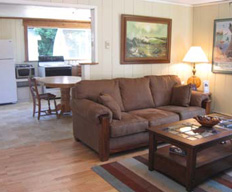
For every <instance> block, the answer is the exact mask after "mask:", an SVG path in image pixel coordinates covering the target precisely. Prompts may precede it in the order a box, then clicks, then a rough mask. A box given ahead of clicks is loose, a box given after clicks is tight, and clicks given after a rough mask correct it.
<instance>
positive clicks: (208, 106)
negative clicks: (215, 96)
mask: <svg viewBox="0 0 232 192" xmlns="http://www.w3.org/2000/svg"><path fill="white" fill-rule="evenodd" d="M203 108H205V113H206V115H208V114H210V112H211V100H205V101H203Z"/></svg>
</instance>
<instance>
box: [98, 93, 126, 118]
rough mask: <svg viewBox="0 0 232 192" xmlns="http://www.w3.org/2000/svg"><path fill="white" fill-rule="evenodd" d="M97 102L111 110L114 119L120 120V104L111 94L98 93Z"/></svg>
mask: <svg viewBox="0 0 232 192" xmlns="http://www.w3.org/2000/svg"><path fill="white" fill-rule="evenodd" d="M99 102H100V103H101V104H103V105H104V106H106V107H108V108H109V109H110V110H111V111H112V113H113V118H114V119H117V120H121V118H122V114H121V109H120V106H119V105H118V103H117V102H116V101H115V99H114V98H113V97H112V96H110V95H108V94H100V96H99Z"/></svg>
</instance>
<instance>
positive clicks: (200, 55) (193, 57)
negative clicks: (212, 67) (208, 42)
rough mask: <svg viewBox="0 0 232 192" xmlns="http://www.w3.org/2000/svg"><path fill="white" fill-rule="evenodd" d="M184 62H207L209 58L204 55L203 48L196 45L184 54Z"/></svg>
mask: <svg viewBox="0 0 232 192" xmlns="http://www.w3.org/2000/svg"><path fill="white" fill-rule="evenodd" d="M183 61H184V62H189V63H208V62H209V60H208V58H207V57H206V55H205V53H204V51H203V49H202V48H201V47H198V46H192V47H191V48H190V49H189V51H188V53H187V54H186V55H185V57H184V59H183Z"/></svg>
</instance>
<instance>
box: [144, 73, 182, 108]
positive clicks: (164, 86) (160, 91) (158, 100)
mask: <svg viewBox="0 0 232 192" xmlns="http://www.w3.org/2000/svg"><path fill="white" fill-rule="evenodd" d="M147 78H149V79H150V85H151V93H152V97H153V100H154V103H155V106H156V107H159V106H164V105H170V102H171V96H172V88H173V87H174V86H175V85H180V84H181V81H180V79H179V77H177V76H176V75H162V76H147Z"/></svg>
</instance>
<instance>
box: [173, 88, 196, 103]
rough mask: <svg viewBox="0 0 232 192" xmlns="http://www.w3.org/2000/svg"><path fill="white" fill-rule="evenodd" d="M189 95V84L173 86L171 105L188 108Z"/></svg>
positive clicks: (190, 89) (190, 91) (190, 92)
mask: <svg viewBox="0 0 232 192" xmlns="http://www.w3.org/2000/svg"><path fill="white" fill-rule="evenodd" d="M191 94H192V86H191V84H189V85H178V86H174V87H173V90H172V100H171V105H177V106H183V107H188V106H189V104H190V99H191Z"/></svg>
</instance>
